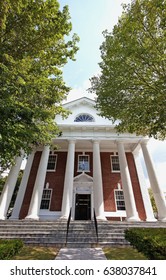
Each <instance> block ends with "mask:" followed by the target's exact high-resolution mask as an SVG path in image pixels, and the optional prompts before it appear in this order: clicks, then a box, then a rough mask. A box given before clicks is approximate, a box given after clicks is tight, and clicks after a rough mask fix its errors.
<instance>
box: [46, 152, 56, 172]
mask: <svg viewBox="0 0 166 280" xmlns="http://www.w3.org/2000/svg"><path fill="white" fill-rule="evenodd" d="M50 156H55V158H56V160H55V166H54V169H47V172H55V171H56V166H57V161H58V155H57V154H52V155H50ZM48 161H49V159H48Z"/></svg>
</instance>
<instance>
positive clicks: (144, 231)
mask: <svg viewBox="0 0 166 280" xmlns="http://www.w3.org/2000/svg"><path fill="white" fill-rule="evenodd" d="M125 238H126V239H127V240H128V241H129V242H130V244H131V245H132V246H134V247H135V248H136V249H137V250H138V251H139V252H142V253H143V254H144V255H145V256H146V257H147V258H148V259H150V260H166V228H132V229H127V230H126V231H125Z"/></svg>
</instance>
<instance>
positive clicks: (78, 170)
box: [77, 152, 90, 172]
mask: <svg viewBox="0 0 166 280" xmlns="http://www.w3.org/2000/svg"><path fill="white" fill-rule="evenodd" d="M82 156H86V157H88V163H89V169H88V170H80V169H79V157H82ZM77 172H90V156H89V155H86V154H85V152H83V154H82V155H78V163H77Z"/></svg>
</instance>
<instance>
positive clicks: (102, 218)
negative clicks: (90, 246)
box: [96, 216, 107, 221]
mask: <svg viewBox="0 0 166 280" xmlns="http://www.w3.org/2000/svg"><path fill="white" fill-rule="evenodd" d="M96 219H97V220H99V221H107V219H106V217H105V216H97V217H96Z"/></svg>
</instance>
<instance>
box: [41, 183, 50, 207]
mask: <svg viewBox="0 0 166 280" xmlns="http://www.w3.org/2000/svg"><path fill="white" fill-rule="evenodd" d="M44 190H50V191H51V195H50V200H49V207H48V209H42V208H40V210H45V211H50V205H51V200H52V189H50V188H47V187H46V188H44V189H43V191H44ZM42 196H43V194H42ZM42 200H43V199H41V202H42ZM44 200H48V199H44Z"/></svg>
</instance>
